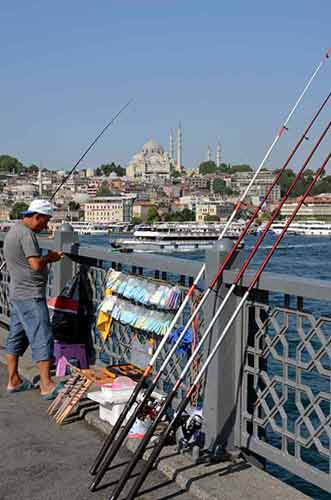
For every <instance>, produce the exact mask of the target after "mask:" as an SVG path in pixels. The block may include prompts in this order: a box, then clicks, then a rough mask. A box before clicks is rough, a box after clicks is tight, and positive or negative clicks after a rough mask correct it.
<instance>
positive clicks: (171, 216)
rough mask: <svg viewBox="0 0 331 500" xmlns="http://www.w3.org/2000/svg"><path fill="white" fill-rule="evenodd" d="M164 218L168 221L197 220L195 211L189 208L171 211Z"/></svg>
mask: <svg viewBox="0 0 331 500" xmlns="http://www.w3.org/2000/svg"><path fill="white" fill-rule="evenodd" d="M163 220H164V221H166V222H188V221H194V220H195V213H194V212H193V211H192V210H189V209H188V208H184V209H183V210H182V211H178V212H170V213H167V214H164V216H163Z"/></svg>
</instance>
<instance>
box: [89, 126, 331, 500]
mask: <svg viewBox="0 0 331 500" xmlns="http://www.w3.org/2000/svg"><path fill="white" fill-rule="evenodd" d="M330 127H331V122H329V124H328V125H327V127H326V128H325V130H324V131H323V133H322V134H321V136H320V137H319V139H318V140H317V142H316V144H315V145H314V147H313V148H312V150H311V152H310V154H309V155H308V157H307V159H306V161H305V162H304V164H303V166H302V167H301V169H300V171H299V172H298V174H297V175H296V177H295V179H294V180H293V181H292V183H291V185H290V187H289V188H288V190H287V192H286V194H285V195H284V196H283V198H282V200H281V201H280V203H279V204H278V206H277V208H276V210H274V212H273V215H272V217H271V219H270V221H269V222H268V224H267V225H266V227H265V228H264V230H263V232H262V234H261V235H260V237H259V238H258V240H257V242H256V244H255V245H254V247H253V249H252V250H251V252H250V254H249V256H248V257H247V259H246V261H245V263H244V264H243V266H242V268H241V269H240V270H239V272H238V275H237V277H236V279H235V281H234V283H233V284H232V285H231V287H230V289H229V291H228V293H227V294H226V296H225V298H224V299H223V301H222V304H221V305H220V307H219V308H218V310H217V312H216V315H215V316H214V318H213V320H212V321H211V323H210V325H209V326H208V328H207V330H206V332H205V333H204V335H203V337H202V339H201V340H200V342H199V344H198V346H197V348H196V349H195V351H194V353H193V354H192V355H191V357H190V359H189V361H188V362H187V364H186V366H185V368H184V370H183V372H182V374H181V376H180V378H179V379H178V381H177V382H176V384H175V388H174V391H175V393H176V391H177V389H178V386H179V385H180V383H181V382H182V380H183V379H184V376H185V374H186V373H187V371H188V369H189V367H190V365H191V363H192V361H193V359H194V357H195V355H196V354H197V352H198V351H199V350H200V348H201V346H202V344H203V343H204V341H205V339H206V338H207V337H208V335H209V332H210V331H211V329H212V327H213V325H214V323H215V321H216V319H217V318H218V316H219V315H220V313H221V312H222V310H223V308H224V306H225V304H226V303H227V301H228V299H229V298H230V296H231V294H232V292H233V291H234V289H235V287H236V285H237V284H238V283H239V281H240V279H241V278H242V275H243V272H244V271H245V269H246V268H247V266H248V264H249V262H250V261H251V260H252V258H253V257H254V255H255V253H256V251H257V249H258V248H259V246H260V244H261V242H262V241H263V239H264V237H265V236H266V234H267V232H268V229H269V227H270V226H271V224H272V222H273V221H274V220H275V218H276V217H277V216H278V214H279V212H280V210H281V207H282V206H283V204H284V203H285V201H286V200H287V198H288V197H289V195H290V194H291V192H292V190H293V189H294V187H295V186H296V184H297V182H298V181H299V179H300V178H301V176H302V174H303V172H304V169H305V168H306V166H307V165H308V163H309V161H310V160H311V158H312V156H313V155H314V153H315V152H316V150H317V148H318V147H319V145H320V144H321V142H322V140H323V139H324V137H325V136H326V134H327V132H328V131H329V129H330ZM174 395H175V394H173V393H172V392H170V393H169V395H168V396H167V398H166V400H165V403H164V405H163V406H162V408H161V411H162V415H161V416H159V415H160V414H158V415H157V416H156V418H155V420H154V421H153V423H152V425H151V427H150V428H149V429H148V431H147V433H146V435H145V437H144V438H143V440H142V441H141V443H140V445H139V447H138V449H137V451H136V454H135V455H134V457H133V458H132V461H131V462H130V463H129V464H128V466H127V468H126V470H125V471H124V474H123V476H122V478H121V480H120V483H119V485H118V487H117V488H116V494H117V493H118V494H119V493H120V491H121V489H122V488H123V486H124V484H125V482H126V479H125V477H126V478H127V477H129V475H130V473H131V471H132V470H133V468H134V467H135V464H136V463H137V461H138V460H139V459H140V458H141V457H142V455H143V452H144V449H145V447H146V446H147V441H148V440H149V437H148V436H150V437H151V436H152V435H153V432H154V430H155V428H156V426H157V424H158V423H159V422H160V419H161V418H162V416H163V415H164V411H165V409H167V408H168V406H169V405H170V403H171V401H172V399H173V398H174ZM154 424H155V425H154ZM145 438H146V440H145ZM108 462H109V460H108V457H106V459H105V461H104V463H103V466H102V468H101V469H100V471H99V473H98V474H97V476H96V478H95V481H94V482H93V483H92V486H94V488H95V487H96V485H97V484H98V483H99V482H100V480H101V478H102V475H101V472H102V473H103V474H104V473H105V472H106V470H107V465H108ZM116 498H117V497H116Z"/></svg>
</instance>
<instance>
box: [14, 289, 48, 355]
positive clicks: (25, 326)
mask: <svg viewBox="0 0 331 500" xmlns="http://www.w3.org/2000/svg"><path fill="white" fill-rule="evenodd" d="M29 344H30V346H31V351H32V361H34V362H37V361H48V360H50V359H51V358H52V356H53V347H54V343H53V336H52V329H51V325H50V321H49V313H48V307H47V303H46V299H43V298H38V299H26V300H15V301H12V302H11V304H10V325H9V334H8V337H7V346H6V349H7V353H8V354H13V355H14V356H23V354H24V352H25V351H26V349H27V347H28V345H29Z"/></svg>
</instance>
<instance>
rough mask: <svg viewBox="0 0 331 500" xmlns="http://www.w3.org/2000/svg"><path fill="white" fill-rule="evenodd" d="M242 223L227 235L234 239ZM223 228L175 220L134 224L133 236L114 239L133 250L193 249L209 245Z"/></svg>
mask: <svg viewBox="0 0 331 500" xmlns="http://www.w3.org/2000/svg"><path fill="white" fill-rule="evenodd" d="M243 225H244V222H242V221H240V222H233V223H232V224H231V227H230V228H229V230H228V231H227V234H226V236H227V237H229V238H232V239H236V238H237V237H238V236H239V234H240V232H241V231H242V228H243ZM223 228H224V224H218V223H200V224H199V223H197V222H187V223H178V222H177V223H176V222H164V223H159V224H153V225H147V224H140V225H139V226H136V228H135V230H134V232H133V237H132V238H128V239H117V240H116V242H117V243H118V244H120V245H122V246H125V247H126V248H132V249H134V250H136V251H144V252H146V251H154V252H160V251H161V252H192V251H194V250H204V249H207V248H211V247H212V246H213V244H214V242H215V241H216V240H218V239H219V236H220V234H221V232H222V230H223Z"/></svg>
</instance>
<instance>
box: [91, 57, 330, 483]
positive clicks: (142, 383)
mask: <svg viewBox="0 0 331 500" xmlns="http://www.w3.org/2000/svg"><path fill="white" fill-rule="evenodd" d="M330 52H331V49H329V50H328V51H327V52H326V53H325V54H324V56H323V58H322V60H321V61H320V63H319V64H318V66H317V67H316V69H315V71H314V72H313V74H312V76H311V77H310V78H309V80H308V82H307V84H306V85H305V87H304V89H303V91H302V92H301V94H300V95H299V97H298V99H297V100H296V102H295V104H294V106H293V107H292V109H291V110H290V112H289V114H288V116H287V118H286V120H285V121H284V122H283V125H282V126H281V127H280V128H279V129H278V131H277V133H276V136H275V138H274V140H273V142H272V144H271V145H270V147H269V148H268V150H267V152H266V154H265V156H264V158H263V160H262V161H261V163H260V164H259V166H258V168H257V170H256V171H255V173H254V175H253V177H252V179H251V181H250V182H249V184H248V186H247V187H246V189H245V191H244V193H242V195H241V196H240V198H239V200H238V203H237V204H236V206H235V208H234V210H233V212H232V214H231V216H230V217H229V219H228V220H227V222H226V224H225V226H224V228H223V230H222V232H221V234H220V236H219V238H218V239H219V240H221V239H222V238H223V237H224V236H225V234H226V232H227V230H228V228H229V226H230V225H231V223H232V221H233V220H234V218H235V216H236V214H237V213H238V211H239V209H240V208H241V206H242V202H243V201H244V200H245V198H246V196H247V194H248V192H249V190H250V188H251V187H252V185H253V184H254V182H255V179H256V178H257V175H258V174H259V172H260V171H261V169H262V168H263V166H264V164H265V162H266V161H267V159H268V158H269V156H270V154H271V152H272V151H273V149H274V148H275V146H276V144H277V142H278V141H279V139H280V138H281V136H282V134H283V133H284V131H286V130H287V127H288V123H289V122H290V120H291V118H292V116H293V114H294V112H295V111H296V109H297V108H298V106H299V104H300V103H301V101H302V99H303V98H304V96H305V94H306V93H307V91H308V89H309V88H310V86H311V84H312V82H313V80H314V79H315V78H316V76H317V74H318V73H319V71H320V69H321V68H322V66H323V65H324V63H325V62H326V61H327V59H328V58H329V54H330ZM204 271H205V264H203V265H202V266H201V269H200V270H199V272H198V274H197V276H196V277H195V279H194V282H193V284H192V286H191V287H190V289H189V291H188V293H187V294H186V296H185V298H184V300H183V301H182V303H181V305H180V307H179V309H178V311H177V313H176V314H175V316H174V318H173V320H172V322H171V324H170V326H169V328H168V329H167V332H166V333H165V335H164V336H163V338H162V340H161V342H160V344H159V346H158V348H157V349H156V351H155V353H154V355H153V356H152V358H151V360H150V361H149V363H148V366H147V367H146V369H145V372H144V374H143V376H142V377H141V378H140V380H139V381H138V383H137V385H136V386H135V389H134V391H133V392H132V394H131V396H130V398H129V400H128V401H127V403H126V404H125V406H124V408H123V411H122V412H121V414H120V416H119V418H118V419H117V421H116V423H115V425H114V427H113V429H112V432H111V433H110V435H109V436H108V437H107V438H106V440H105V441H104V443H103V445H102V447H101V449H100V451H99V453H98V455H97V457H96V459H95V461H94V464H93V465H92V467H91V469H90V473H91V474H92V475H94V474H96V472H97V471H98V468H99V467H100V464H101V462H102V460H103V458H104V456H105V453H106V452H107V450H108V448H109V446H110V445H111V444H112V443H113V441H114V439H115V437H116V435H117V433H118V432H119V430H120V428H121V426H122V424H123V422H124V420H125V418H126V417H127V415H128V413H129V411H130V410H131V408H132V406H133V405H134V404H135V403H136V401H137V398H138V396H139V394H140V391H141V390H142V388H143V387H144V386H145V385H146V381H147V380H148V379H149V377H150V375H151V373H152V370H153V366H154V365H155V363H156V361H157V359H158V357H159V354H160V352H161V351H162V349H163V348H164V346H165V344H166V342H167V341H168V338H169V336H170V335H171V333H172V331H173V329H174V328H175V326H176V324H177V322H178V320H179V319H180V317H181V314H182V313H183V311H184V308H185V307H186V305H187V304H188V301H189V300H190V298H191V297H192V295H193V293H194V291H195V290H196V288H197V286H198V284H199V281H200V279H201V278H202V277H203V274H204ZM197 312H198V311H197ZM91 487H92V489H93V484H92V486H91Z"/></svg>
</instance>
